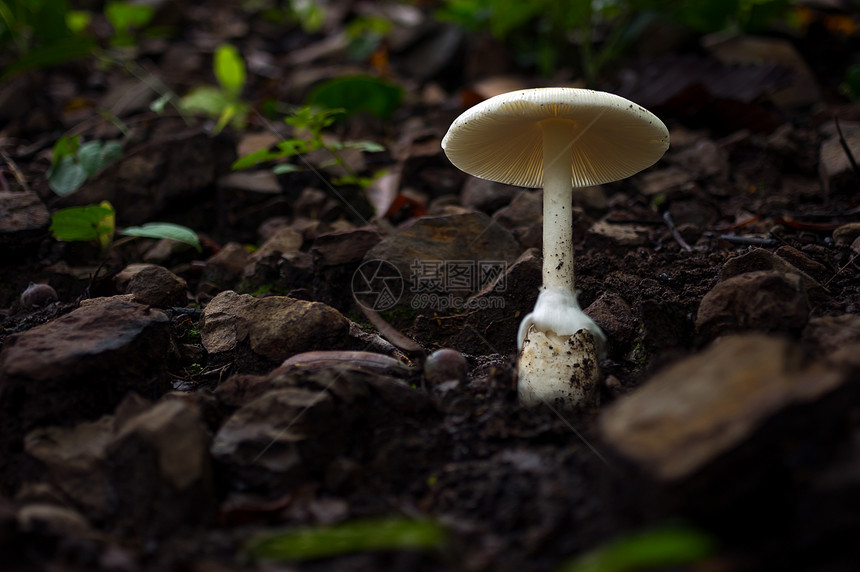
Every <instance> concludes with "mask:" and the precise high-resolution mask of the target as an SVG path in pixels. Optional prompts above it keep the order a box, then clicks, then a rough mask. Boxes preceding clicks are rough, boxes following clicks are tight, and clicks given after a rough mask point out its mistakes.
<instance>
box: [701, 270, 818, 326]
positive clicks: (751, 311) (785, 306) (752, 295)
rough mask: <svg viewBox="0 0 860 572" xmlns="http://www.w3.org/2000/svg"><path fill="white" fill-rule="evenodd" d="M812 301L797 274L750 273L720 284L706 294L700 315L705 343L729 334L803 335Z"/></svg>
mask: <svg viewBox="0 0 860 572" xmlns="http://www.w3.org/2000/svg"><path fill="white" fill-rule="evenodd" d="M807 320H809V302H808V300H807V297H806V294H805V292H804V291H803V288H802V286H801V279H800V277H799V276H798V275H797V274H794V273H792V274H782V273H780V272H772V271H760V272H747V273H744V274H740V275H738V276H734V277H732V278H729V279H728V280H725V281H723V282H720V283H719V284H717V285H716V286H714V288H713V289H712V290H711V291H710V292H708V293H707V294H705V297H704V298H702V302H701V304H700V305H699V311H698V314H697V316H696V332H697V334H698V336H699V338H700V340H701V341H708V340H712V339H714V338H716V337H718V336H720V335H724V334H726V333H729V332H742V331H750V330H753V331H760V332H795V333H797V332H800V330H801V329H803V327H804V326H805V325H806V322H807Z"/></svg>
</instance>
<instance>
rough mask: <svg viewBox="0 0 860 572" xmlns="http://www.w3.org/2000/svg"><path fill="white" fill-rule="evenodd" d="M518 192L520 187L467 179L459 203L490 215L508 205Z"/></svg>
mask: <svg viewBox="0 0 860 572" xmlns="http://www.w3.org/2000/svg"><path fill="white" fill-rule="evenodd" d="M520 192H522V189H521V188H520V187H515V186H513V185H505V184H502V183H496V182H494V181H489V180H487V179H479V178H478V177H469V178H468V179H466V184H465V185H463V190H462V191H461V192H460V203H461V204H462V205H463V206H465V207H469V208H472V209H477V210H479V211H482V212H485V213H487V214H489V215H491V214H493V213H494V212H496V211H497V210H499V209H500V208H502V207H504V206H506V205H508V204H509V203H510V202H511V200H512V199H513V198H514V197H515V196H516V195H517V194H519V193H520Z"/></svg>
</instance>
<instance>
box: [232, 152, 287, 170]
mask: <svg viewBox="0 0 860 572" xmlns="http://www.w3.org/2000/svg"><path fill="white" fill-rule="evenodd" d="M280 156H281V155H280V153H277V152H275V151H269V150H268V149H260V150H259V151H254V152H253V153H249V154H248V155H245V156H244V157H239V158H238V159H236V160H235V161H234V162H233V164H232V165H231V166H230V168H231V169H233V170H234V171H238V170H239V169H249V168H251V167H254V166H256V165H259V164H260V163H265V162H266V161H273V160H275V159H278V158H280Z"/></svg>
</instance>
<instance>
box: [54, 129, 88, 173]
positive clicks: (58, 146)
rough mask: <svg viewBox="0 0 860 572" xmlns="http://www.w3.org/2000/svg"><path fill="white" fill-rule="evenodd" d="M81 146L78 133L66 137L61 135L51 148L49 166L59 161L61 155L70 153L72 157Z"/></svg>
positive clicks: (64, 155)
mask: <svg viewBox="0 0 860 572" xmlns="http://www.w3.org/2000/svg"><path fill="white" fill-rule="evenodd" d="M80 146H81V138H80V136H78V135H75V136H73V137H66V136H65V135H62V136H61V137H60V138H59V139H57V142H56V143H54V148H53V149H52V150H51V168H53V167H54V166H56V165H57V163H59V162H60V159H62V158H63V157H66V156H69V155H71V156H72V157H74V156H76V155H77V154H78V148H79V147H80Z"/></svg>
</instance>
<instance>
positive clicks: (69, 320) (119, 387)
mask: <svg viewBox="0 0 860 572" xmlns="http://www.w3.org/2000/svg"><path fill="white" fill-rule="evenodd" d="M89 302H90V303H89V304H88V305H86V306H82V307H80V308H78V309H77V310H74V311H73V312H70V313H69V314H66V315H64V316H62V317H60V318H57V319H56V320H53V321H52V322H49V323H47V324H44V325H41V326H37V327H35V328H33V329H31V330H28V331H26V332H22V333H20V334H15V335H13V336H10V337H9V338H7V339H6V342H5V344H4V347H3V351H2V352H0V435H2V437H3V438H2V442H0V450H2V448H5V446H8V445H11V444H12V443H14V442H15V441H17V440H18V439H20V438H21V437H23V436H24V434H25V433H27V432H29V431H30V430H31V429H33V428H35V427H37V426H39V425H46V424H51V425H53V424H56V423H57V422H58V421H60V422H62V423H63V424H73V423H75V422H77V421H82V420H89V419H97V418H98V417H99V416H101V415H104V414H106V413H109V412H111V411H112V410H113V409H114V407H116V405H117V404H118V403H119V402H120V400H122V398H123V396H125V395H126V394H127V393H128V392H130V391H136V392H138V393H140V394H142V395H146V396H153V397H157V396H158V395H161V394H162V393H163V392H164V391H166V390H167V389H168V386H169V384H168V380H167V372H166V367H165V362H164V356H165V355H166V354H167V349H168V346H169V343H170V333H169V328H168V319H167V316H166V315H165V314H164V313H163V312H161V311H159V310H156V309H152V308H149V307H146V306H143V305H141V304H135V303H132V302H128V301H125V300H122V299H117V298H100V299H94V300H91V301H89Z"/></svg>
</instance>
